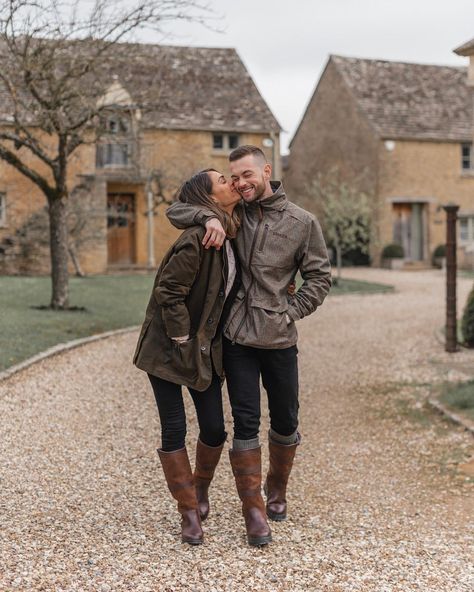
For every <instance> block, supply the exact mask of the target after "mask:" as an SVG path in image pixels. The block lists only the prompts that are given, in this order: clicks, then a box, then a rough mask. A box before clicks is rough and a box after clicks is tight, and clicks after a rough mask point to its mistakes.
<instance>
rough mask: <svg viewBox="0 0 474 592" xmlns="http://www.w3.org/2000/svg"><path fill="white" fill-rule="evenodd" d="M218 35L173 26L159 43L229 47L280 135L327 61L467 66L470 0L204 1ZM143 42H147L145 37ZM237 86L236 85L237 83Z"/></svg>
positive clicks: (291, 125) (473, 2)
mask: <svg viewBox="0 0 474 592" xmlns="http://www.w3.org/2000/svg"><path fill="white" fill-rule="evenodd" d="M209 4H210V5H211V6H212V7H213V9H214V10H215V13H216V14H219V15H221V16H222V17H223V18H222V20H221V21H218V25H219V27H220V28H222V29H224V32H223V33H214V32H212V31H209V30H207V29H204V28H202V27H200V26H199V25H196V24H193V25H183V24H179V25H174V26H173V27H172V29H170V32H172V33H173V37H172V38H169V39H166V40H165V42H166V43H173V44H178V45H196V46H207V47H235V48H236V49H237V51H238V52H239V55H240V56H241V58H242V59H243V61H244V63H245V65H246V66H247V68H248V70H249V71H250V73H251V75H252V77H253V78H254V80H255V82H256V84H257V86H258V87H259V89H260V91H261V93H262V95H263V96H264V98H265V99H266V101H267V103H268V104H269V106H270V108H271V109H272V111H273V113H274V114H275V116H276V117H277V119H278V120H279V122H280V124H281V125H282V127H283V128H284V130H285V132H286V133H284V134H283V136H282V149H283V152H285V151H286V147H287V145H288V142H289V140H290V139H291V137H292V135H293V134H294V132H295V130H296V127H297V125H298V123H299V121H300V119H301V117H302V115H303V113H304V109H305V107H306V105H307V103H308V101H309V99H310V97H311V95H312V92H313V90H314V88H315V85H316V83H317V80H318V78H319V76H320V74H321V72H322V69H323V68H324V65H325V63H326V61H327V58H328V56H329V54H338V55H344V56H354V57H365V58H381V59H390V60H397V61H409V62H420V63H433V64H451V65H458V66H462V65H466V64H467V60H466V59H465V58H460V57H458V56H456V55H455V54H453V53H452V50H453V49H454V48H455V47H457V46H459V45H461V44H462V43H464V42H465V41H468V40H469V39H471V38H473V37H474V0H449V1H448V0H445V1H439V0H292V1H291V0H286V1H282V0H211V1H210V2H209ZM144 40H150V41H151V40H152V38H151V36H149V35H146V36H144ZM236 82H237V83H238V81H236Z"/></svg>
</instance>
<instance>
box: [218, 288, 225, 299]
mask: <svg viewBox="0 0 474 592" xmlns="http://www.w3.org/2000/svg"><path fill="white" fill-rule="evenodd" d="M219 296H220V297H221V298H222V296H224V291H223V290H221V291H220V292H219Z"/></svg>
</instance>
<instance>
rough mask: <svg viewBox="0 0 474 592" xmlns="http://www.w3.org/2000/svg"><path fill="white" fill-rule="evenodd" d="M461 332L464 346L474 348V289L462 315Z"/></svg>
mask: <svg viewBox="0 0 474 592" xmlns="http://www.w3.org/2000/svg"><path fill="white" fill-rule="evenodd" d="M461 330H462V336H463V339H464V344H465V345H467V346H469V347H474V287H473V288H472V290H471V292H470V293H469V296H468V297H467V302H466V307H465V308H464V312H463V315H462V321H461Z"/></svg>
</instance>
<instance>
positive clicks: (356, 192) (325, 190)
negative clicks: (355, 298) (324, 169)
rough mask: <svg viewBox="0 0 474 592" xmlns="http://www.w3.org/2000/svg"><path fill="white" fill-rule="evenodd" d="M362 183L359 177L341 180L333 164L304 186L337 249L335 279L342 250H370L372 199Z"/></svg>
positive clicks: (328, 237) (331, 241) (340, 264)
mask: <svg viewBox="0 0 474 592" xmlns="http://www.w3.org/2000/svg"><path fill="white" fill-rule="evenodd" d="M363 176H364V175H362V177H363ZM361 186H363V182H362V178H359V179H354V181H353V183H348V182H346V181H343V180H341V178H340V175H339V171H338V169H337V167H335V168H333V169H331V170H330V171H329V172H328V173H327V175H318V176H317V177H316V179H314V180H313V181H312V182H311V183H310V184H309V185H308V187H307V198H308V199H309V200H311V201H313V203H314V206H315V208H316V209H317V210H318V211H320V212H321V214H322V224H323V227H324V231H325V235H326V238H327V240H328V243H329V244H330V245H331V246H332V247H333V248H334V249H335V251H336V266H337V279H336V282H337V281H338V280H339V279H340V278H341V267H342V255H343V253H344V252H346V251H349V250H351V249H360V250H361V251H362V252H363V253H368V250H369V243H370V238H371V219H372V216H373V211H372V206H371V203H372V200H371V199H370V196H369V194H368V193H366V192H364V191H362V190H361V189H359V187H361Z"/></svg>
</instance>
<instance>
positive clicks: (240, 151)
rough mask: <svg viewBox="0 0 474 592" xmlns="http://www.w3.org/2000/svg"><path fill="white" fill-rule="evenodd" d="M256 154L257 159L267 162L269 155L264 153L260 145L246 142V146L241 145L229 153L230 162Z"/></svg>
mask: <svg viewBox="0 0 474 592" xmlns="http://www.w3.org/2000/svg"><path fill="white" fill-rule="evenodd" d="M249 155H252V156H255V157H256V158H257V159H259V160H261V161H263V162H265V163H266V162H267V157H266V156H265V154H264V153H263V151H262V150H260V148H259V147H258V146H252V145H251V144H246V145H244V146H239V147H238V148H236V149H235V150H232V152H231V153H230V154H229V162H233V161H234V160H240V159H241V158H244V156H249Z"/></svg>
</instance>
